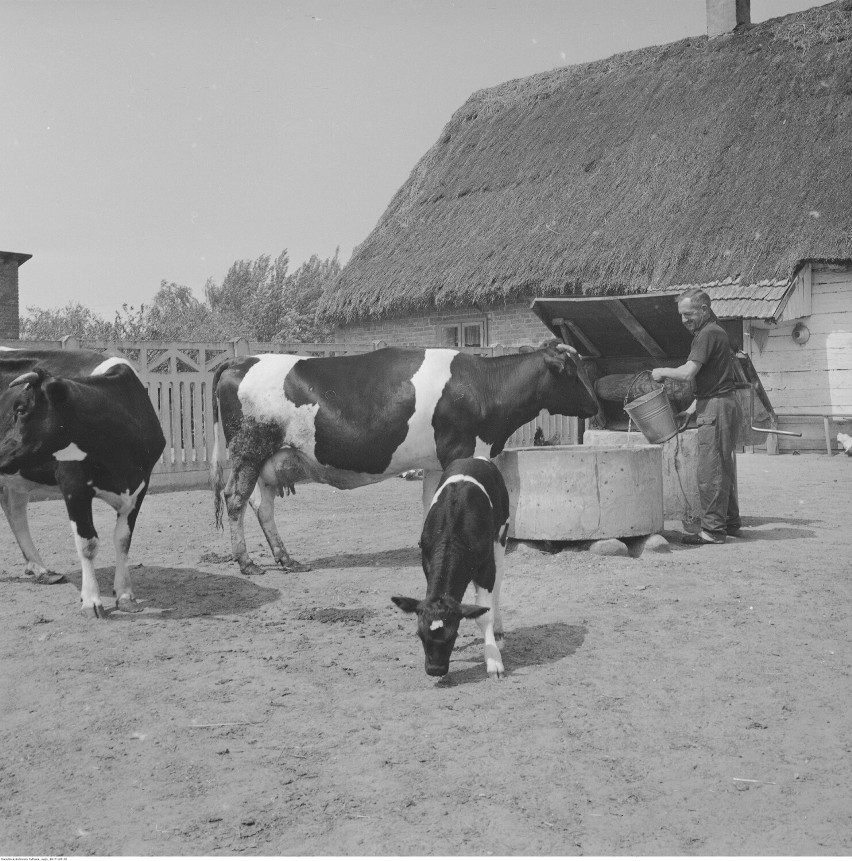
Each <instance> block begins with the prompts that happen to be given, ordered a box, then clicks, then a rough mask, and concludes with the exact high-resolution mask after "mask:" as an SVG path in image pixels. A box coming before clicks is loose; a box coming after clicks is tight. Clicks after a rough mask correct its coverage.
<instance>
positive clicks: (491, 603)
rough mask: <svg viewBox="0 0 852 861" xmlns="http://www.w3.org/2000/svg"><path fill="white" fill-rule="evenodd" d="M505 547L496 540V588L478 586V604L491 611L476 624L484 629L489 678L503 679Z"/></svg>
mask: <svg viewBox="0 0 852 861" xmlns="http://www.w3.org/2000/svg"><path fill="white" fill-rule="evenodd" d="M504 556H505V548H504V547H503V545H502V544H501V543H500V542H499V541H495V542H494V565H495V568H496V573H495V576H494V589H493V590H492V591H491V592H489V591H488V590H487V589H483V588H481V587H480V586H477V587H476V605H477V606H478V607H488V608H489V611H488V612H487V613H483V614H482V615H481V616H478V617H477V619H476V624H477V625H479V629H480V630H481V631H482V639H483V641H484V645H483V648H482V651H483V655H484V657H485V669H486V670H487V671H488V676H489V678H492V679H502V678H503V676H504V674H505V670H504V669H503V656H502V655H501V654H500V645H502V642H503V619H502V616H501V615H500V584H501V583H502V581H503V563H504Z"/></svg>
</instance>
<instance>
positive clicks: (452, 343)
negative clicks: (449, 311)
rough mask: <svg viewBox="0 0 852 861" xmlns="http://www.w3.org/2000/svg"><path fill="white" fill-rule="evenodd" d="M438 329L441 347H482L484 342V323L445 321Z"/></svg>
mask: <svg viewBox="0 0 852 861" xmlns="http://www.w3.org/2000/svg"><path fill="white" fill-rule="evenodd" d="M438 331H439V337H440V342H441V346H442V347H482V346H484V344H485V324H484V323H452V324H446V323H445V324H444V325H442V326H440V327H439V330H438Z"/></svg>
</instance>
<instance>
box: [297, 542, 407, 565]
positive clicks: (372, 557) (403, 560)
mask: <svg viewBox="0 0 852 861" xmlns="http://www.w3.org/2000/svg"><path fill="white" fill-rule="evenodd" d="M308 564H309V565H310V566H311V568H313V569H318V568H407V567H410V566H413V567H419V566H420V548H419V547H398V548H396V549H395V550H380V551H379V552H378V553H376V552H373V553H336V554H335V555H334V556H323V557H322V558H320V559H311V561H310V562H309V563H308Z"/></svg>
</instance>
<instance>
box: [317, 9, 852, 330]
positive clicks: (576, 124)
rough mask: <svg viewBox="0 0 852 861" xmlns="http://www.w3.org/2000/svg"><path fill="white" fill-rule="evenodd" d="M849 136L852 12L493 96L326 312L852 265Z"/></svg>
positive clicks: (448, 134)
mask: <svg viewBox="0 0 852 861" xmlns="http://www.w3.org/2000/svg"><path fill="white" fill-rule="evenodd" d="M850 129H852V0H838V2H834V3H830V4H828V5H826V6H821V7H816V8H813V9H809V10H807V11H805V12H801V13H797V14H794V15H788V16H785V17H783V18H776V19H773V20H771V21H765V22H763V23H761V24H756V25H745V26H742V27H740V28H738V29H737V31H736V32H734V33H732V34H729V35H726V36H721V37H718V38H715V39H712V40H708V39H707V38H706V37H705V36H701V37H695V38H689V39H683V40H682V41H679V42H674V43H672V44H669V45H663V46H657V47H652V48H646V49H642V50H640V51H632V52H629V53H625V54H619V55H617V56H614V57H611V58H609V59H606V60H601V61H597V62H594V63H587V64H584V65H580V66H572V67H568V68H561V69H555V70H553V71H550V72H546V73H543V74H539V75H534V76H532V77H529V78H524V79H520V80H514V81H509V82H507V83H504V84H501V85H499V86H496V87H493V88H490V89H486V90H480V91H479V92H476V93H474V94H473V95H472V96H471V97H470V99H468V101H467V102H466V103H465V104H464V105H463V106H462V107H461V108H460V109H459V110H458V111H457V112H456V113H455V115H454V116H453V117H452V119H451V120H450V122H449V123H448V124H447V126H446V127H445V128H444V130H443V132H442V134H441V136H440V138H439V139H438V141H437V142H436V143H435V144H434V146H432V148H431V149H430V150H429V151H428V152H427V153H426V154H425V155H424V156H423V158H422V159H421V160H420V162H419V163H418V164H417V165H416V167H415V168H414V170H413V171H412V173H411V175H410V177H409V178H408V180H407V181H406V183H405V184H404V185H403V186H402V188H400V189H399V191H398V192H397V193H396V195H395V196H394V197H393V199H392V200H391V202H390V205H389V206H388V209H387V211H386V212H385V213H384V215H383V216H382V217H381V219H380V220H379V223H378V224H377V225H376V227H375V229H374V230H373V231H372V233H371V234H370V235H369V236H368V237H367V238H366V240H365V241H364V242H363V243H362V244H361V245H359V246H358V247H357V248H356V249H355V251H354V253H353V256H352V258H351V260H350V261H349V263H348V264H347V265H346V266H345V267H344V269H343V271H342V273H341V275H340V278H339V280H338V281H337V283H336V285H335V286H334V287H333V288H332V289H330V290H329V291H328V292H327V293H326V294H325V295H324V296H323V298H322V300H321V303H320V313H321V315H322V316H323V317H324V318H325V319H327V320H333V321H336V322H339V323H345V322H352V321H355V320H359V319H366V318H381V317H386V316H398V315H402V314H407V313H412V312H417V311H422V310H428V309H432V308H436V307H438V308H441V307H458V306H468V305H472V304H477V305H494V304H496V303H504V302H509V301H515V300H518V299H522V298H525V297H529V296H535V295H538V296H546V295H552V296H558V295H563V296H565V295H605V294H609V293H624V292H642V291H645V290H648V289H649V288H650V289H661V288H666V287H669V286H671V285H675V284H677V285H682V284H695V283H708V282H712V281H723V280H724V279H726V278H732V279H736V280H738V281H742V282H743V283H749V284H754V283H758V282H760V281H762V280H771V281H777V280H785V279H789V278H790V277H791V275H792V273H793V271H794V270H795V268H796V266H797V264H798V263H799V261H801V260H804V259H816V258H832V259H838V258H839V259H849V258H852V207H850V200H852V169H851V168H850V165H852V132H850Z"/></svg>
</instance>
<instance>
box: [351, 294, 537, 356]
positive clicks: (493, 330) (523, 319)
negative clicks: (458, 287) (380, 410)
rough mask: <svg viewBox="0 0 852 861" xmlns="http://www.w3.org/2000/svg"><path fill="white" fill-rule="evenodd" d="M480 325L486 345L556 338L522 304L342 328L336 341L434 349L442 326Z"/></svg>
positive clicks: (533, 341) (517, 345) (514, 343)
mask: <svg viewBox="0 0 852 861" xmlns="http://www.w3.org/2000/svg"><path fill="white" fill-rule="evenodd" d="M478 322H482V323H484V324H485V345H484V346H494V345H496V344H500V345H502V346H504V347H520V346H522V345H524V344H528V345H530V346H537V345H538V344H540V343H541V342H542V341H546V340H547V339H548V338H551V337H553V336H552V334H551V333H550V332H549V331H548V329H547V328H546V327H545V326H544V324H543V323H542V322H541V320H539V319H538V317H536V315H535V314H533V312H532V311H530V310H529V304H528V303H518V304H515V305H506V306H503V307H500V308H492V309H490V310H488V311H479V310H477V309H476V308H460V309H454V310H452V311H433V312H431V313H423V314H420V315H412V316H410V317H397V318H394V319H387V320H377V321H366V322H361V323H354V324H352V325H349V326H340V327H338V329H337V330H336V333H335V340H336V341H338V342H341V343H348V344H356V343H358V344H363V343H369V342H372V341H385V342H386V343H387V344H388V345H389V346H394V347H434V346H436V345H439V344H440V333H441V327H442V326H444V325H452V324H455V323H462V324H463V323H478Z"/></svg>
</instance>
